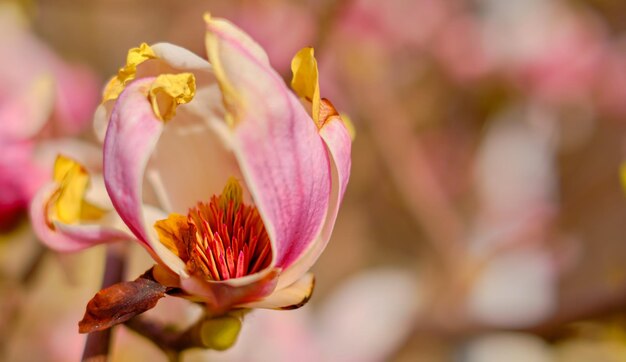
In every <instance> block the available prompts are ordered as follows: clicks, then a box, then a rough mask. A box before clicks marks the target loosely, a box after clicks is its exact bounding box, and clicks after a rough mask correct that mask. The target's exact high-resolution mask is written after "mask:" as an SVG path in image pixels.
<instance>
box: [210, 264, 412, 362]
mask: <svg viewBox="0 0 626 362" xmlns="http://www.w3.org/2000/svg"><path fill="white" fill-rule="evenodd" d="M420 292H421V291H420V288H419V285H418V280H417V278H415V277H414V275H413V274H412V273H410V272H407V271H404V270H400V269H393V268H375V269H369V270H365V271H362V272H360V273H358V274H356V275H353V276H351V277H350V278H348V279H347V280H346V281H345V282H343V283H341V284H340V285H338V287H337V288H336V290H335V291H333V292H332V293H331V294H330V295H328V296H327V297H326V298H324V299H323V300H321V301H320V303H317V304H316V305H314V306H311V307H309V306H307V307H305V308H302V309H300V310H297V311H294V312H293V313H278V312H275V311H262V310H259V311H255V312H254V313H253V314H251V315H250V316H249V317H248V319H247V324H248V325H247V328H246V329H245V330H244V331H242V333H241V336H240V339H239V341H238V343H237V345H235V346H234V348H232V349H231V350H229V351H226V352H223V353H215V352H205V354H206V356H207V358H208V359H210V360H212V361H230V362H235V361H248V362H255V361H259V362H260V361H267V360H271V361H276V362H287V361H301V362H307V361H311V362H313V361H342V362H376V361H386V360H389V358H390V356H392V355H393V353H394V352H395V351H397V350H398V348H400V347H401V346H402V345H403V343H405V342H406V340H407V339H408V336H409V335H410V333H411V331H412V330H413V328H414V326H415V325H414V323H415V321H416V319H417V316H418V315H419V313H420V312H421V311H422V310H421V308H422V305H421V302H422V300H421V297H422V295H420ZM266 335H271V336H272V338H263V336H266Z"/></svg>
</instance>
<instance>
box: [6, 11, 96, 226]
mask: <svg viewBox="0 0 626 362" xmlns="http://www.w3.org/2000/svg"><path fill="white" fill-rule="evenodd" d="M0 34H2V36H1V37H0V48H2V49H4V50H5V51H4V52H3V54H2V57H0V125H1V127H0V148H1V149H2V152H1V153H0V228H2V226H8V225H10V224H12V222H13V221H14V219H15V218H16V217H17V216H18V215H19V214H20V212H22V211H24V209H25V208H26V207H27V205H28V203H29V202H30V200H31V198H32V197H33V195H34V193H35V191H36V190H37V189H38V187H39V186H41V185H42V184H43V183H44V182H45V180H46V179H47V177H48V176H47V175H48V174H49V169H50V166H51V164H49V163H48V162H46V160H45V157H41V155H39V151H40V150H41V146H43V145H44V144H46V143H47V142H49V141H50V140H53V139H59V138H61V137H64V136H69V135H75V134H77V133H79V132H81V131H83V130H84V129H85V127H86V126H87V125H88V122H89V121H90V119H91V114H92V112H93V110H94V109H95V106H96V102H97V87H98V85H97V82H96V81H95V79H94V77H93V75H92V74H91V73H89V72H88V71H86V70H85V69H83V68H80V67H76V66H70V65H67V64H65V63H64V62H63V61H62V60H61V59H59V58H58V57H57V56H56V55H55V54H54V53H53V52H52V51H51V50H50V49H48V48H47V47H46V46H45V45H44V44H42V43H41V42H40V41H39V40H38V39H36V38H35V37H34V36H33V35H32V34H31V33H30V32H29V30H28V28H27V26H26V24H25V20H24V19H23V18H22V17H21V14H20V13H19V12H18V10H17V9H16V8H14V7H12V6H10V5H3V6H1V7H0ZM57 146H58V145H57Z"/></svg>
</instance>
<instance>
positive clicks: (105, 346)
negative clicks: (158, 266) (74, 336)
mask: <svg viewBox="0 0 626 362" xmlns="http://www.w3.org/2000/svg"><path fill="white" fill-rule="evenodd" d="M125 259H126V247H125V245H119V244H118V245H108V246H107V255H106V265H105V269H104V276H103V277H102V288H106V287H109V286H111V285H113V284H115V283H119V282H120V281H122V279H123V277H124V270H125V262H126V260H125ZM110 344H111V328H109V329H107V330H104V331H100V332H93V333H90V334H89V335H88V336H87V341H86V342H85V349H84V351H83V358H82V361H89V362H101V361H106V360H107V359H108V355H109V348H110Z"/></svg>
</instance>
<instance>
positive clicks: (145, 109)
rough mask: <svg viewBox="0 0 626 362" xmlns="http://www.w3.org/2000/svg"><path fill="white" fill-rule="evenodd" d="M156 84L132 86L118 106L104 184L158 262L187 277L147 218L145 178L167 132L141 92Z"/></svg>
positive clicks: (110, 130)
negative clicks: (158, 142) (145, 212)
mask: <svg viewBox="0 0 626 362" xmlns="http://www.w3.org/2000/svg"><path fill="white" fill-rule="evenodd" d="M153 80H154V78H143V79H140V80H137V81H135V82H133V83H131V84H130V85H129V86H128V87H127V88H126V89H125V90H124V92H122V94H121V95H120V97H119V98H118V100H117V102H116V103H115V107H114V108H113V112H112V114H111V120H110V122H109V126H108V129H107V133H106V138H105V140H104V182H105V185H106V188H107V191H108V193H109V196H110V197H111V201H112V202H113V206H114V207H115V209H116V210H117V212H118V213H119V215H120V217H121V218H122V220H124V222H125V223H126V225H127V226H128V227H129V229H130V230H131V231H132V232H133V234H135V236H136V237H137V238H138V239H139V241H140V242H141V243H142V244H143V245H144V246H145V247H146V249H148V251H150V252H151V253H152V254H153V257H155V259H156V260H160V261H162V262H163V263H164V264H165V265H167V266H168V267H169V268H170V269H172V271H174V272H175V273H177V274H183V275H184V274H185V271H184V269H185V266H184V264H183V262H182V261H181V260H180V259H179V258H178V257H177V256H176V255H174V254H173V253H172V252H171V251H169V250H167V248H166V247H165V246H164V245H163V244H161V243H160V242H159V241H158V239H157V237H156V235H155V231H154V228H153V227H152V225H149V226H146V215H144V205H143V200H142V191H143V176H144V173H145V170H146V166H147V164H148V160H149V158H150V155H151V154H152V152H153V150H154V148H155V146H156V143H157V141H158V139H159V137H160V136H161V133H162V132H163V128H164V123H163V122H162V121H160V120H159V119H157V118H156V116H155V115H154V112H153V111H152V108H151V106H150V103H149V101H148V100H147V98H146V95H145V94H144V93H142V92H141V88H142V87H146V86H148V84H150V83H151V82H152V81H153Z"/></svg>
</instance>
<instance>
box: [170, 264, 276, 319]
mask: <svg viewBox="0 0 626 362" xmlns="http://www.w3.org/2000/svg"><path fill="white" fill-rule="evenodd" d="M278 274H279V271H278V269H266V270H265V271H264V272H261V273H257V274H255V275H250V276H247V277H243V278H238V279H230V280H226V281H219V282H213V281H206V280H203V279H200V278H198V277H195V276H192V277H190V278H183V279H181V286H182V288H183V289H184V290H185V291H186V292H187V293H189V294H191V295H193V296H197V297H200V298H201V301H203V302H205V303H206V306H207V308H208V310H209V311H210V312H211V313H212V314H214V315H220V314H223V313H225V312H227V311H228V310H229V309H231V308H233V307H234V306H237V305H244V304H246V303H250V302H253V301H256V300H260V299H262V298H264V297H266V296H267V295H269V294H271V293H272V291H273V290H274V289H275V288H276V282H277V279H278Z"/></svg>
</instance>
